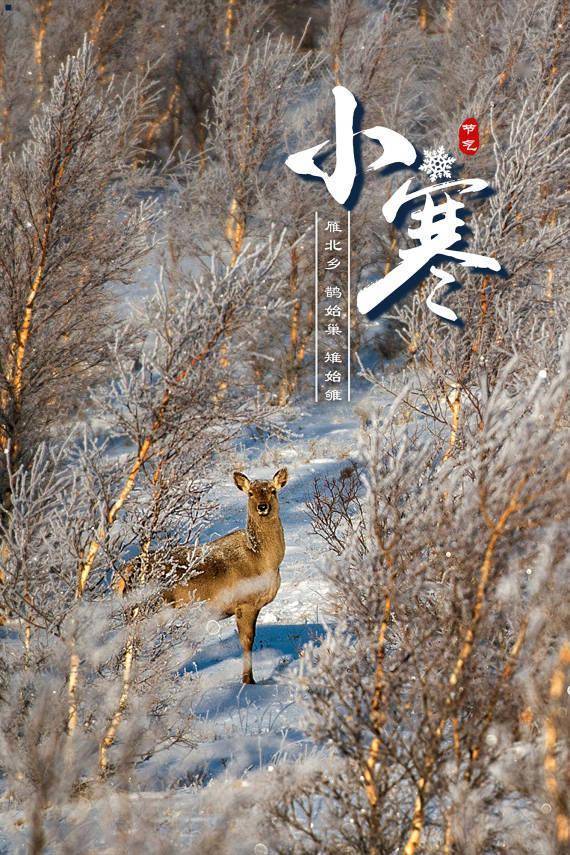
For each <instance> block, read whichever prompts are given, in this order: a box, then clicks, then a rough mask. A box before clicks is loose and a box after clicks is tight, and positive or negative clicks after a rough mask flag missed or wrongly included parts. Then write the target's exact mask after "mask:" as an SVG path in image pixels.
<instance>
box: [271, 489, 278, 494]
mask: <svg viewBox="0 0 570 855" xmlns="http://www.w3.org/2000/svg"><path fill="white" fill-rule="evenodd" d="M271 495H272V496H276V495H277V490H276V489H275V487H272V488H271Z"/></svg>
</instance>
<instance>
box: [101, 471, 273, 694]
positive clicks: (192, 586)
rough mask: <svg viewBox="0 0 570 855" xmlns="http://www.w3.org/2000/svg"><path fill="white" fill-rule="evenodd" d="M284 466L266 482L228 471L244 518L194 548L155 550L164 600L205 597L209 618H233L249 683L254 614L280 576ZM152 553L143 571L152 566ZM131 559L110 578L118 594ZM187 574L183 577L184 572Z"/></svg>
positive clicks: (177, 604) (270, 597)
mask: <svg viewBox="0 0 570 855" xmlns="http://www.w3.org/2000/svg"><path fill="white" fill-rule="evenodd" d="M287 478H288V474H287V470H286V469H279V471H278V472H276V473H275V475H274V476H273V479H272V480H271V481H250V480H249V478H248V477H247V476H246V475H243V474H242V473H241V472H234V481H235V484H236V487H237V488H238V489H239V490H242V491H243V492H244V493H247V496H248V503H247V522H246V526H245V528H243V529H240V530H239V531H234V532H231V533H230V534H226V535H224V537H220V538H218V539H217V540H214V541H212V543H208V544H206V545H205V546H203V547H200V548H199V549H198V551H196V549H195V548H194V547H192V546H179V547H176V548H175V549H173V550H172V552H171V553H170V554H169V555H168V556H166V557H165V556H164V555H162V556H160V557H158V554H157V563H158V566H157V567H156V568H154V569H155V570H156V569H158V570H159V572H160V575H165V576H166V577H167V578H170V577H172V578H173V579H174V581H173V584H172V586H171V587H167V588H166V589H165V592H164V599H165V600H166V602H168V603H171V604H172V605H173V606H174V607H176V608H178V607H180V606H183V605H185V604H187V603H190V602H196V601H205V602H207V603H208V611H209V612H210V613H211V614H212V616H213V617H217V618H220V619H221V618H227V617H231V616H232V615H235V616H236V623H237V629H238V633H239V640H240V642H241V646H242V649H243V678H242V679H243V682H244V683H255V680H254V679H253V670H252V662H251V650H252V647H253V641H254V638H255V627H256V623H257V616H258V615H259V612H260V611H261V609H262V608H263V607H264V606H266V605H267V604H268V603H270V602H271V601H272V600H274V599H275V597H276V595H277V591H278V590H279V586H280V585H281V576H280V575H279V565H280V564H281V562H282V560H283V556H284V555H285V538H284V535H283V526H282V525H281V520H280V518H279V499H278V498H277V493H278V492H279V490H281V488H282V487H284V486H285V484H286V483H287ZM153 563H154V562H153V555H152V554H151V556H150V565H149V570H151V571H152V570H153ZM136 569H137V561H136V560H135V561H133V562H131V563H130V564H129V565H127V566H126V567H125V568H124V569H123V572H122V573H121V577H120V579H119V580H118V581H117V582H115V585H114V587H115V590H117V591H118V592H119V593H121V594H122V593H124V591H125V587H126V584H127V582H128V581H129V577H131V575H132V574H133V572H134V571H135V570H136ZM185 575H186V576H187V577H188V578H184V576H185Z"/></svg>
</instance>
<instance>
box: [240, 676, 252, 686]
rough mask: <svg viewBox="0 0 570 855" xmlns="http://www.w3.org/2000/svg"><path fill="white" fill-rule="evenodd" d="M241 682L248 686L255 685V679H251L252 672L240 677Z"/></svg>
mask: <svg viewBox="0 0 570 855" xmlns="http://www.w3.org/2000/svg"><path fill="white" fill-rule="evenodd" d="M241 681H242V683H245V684H247V685H249V686H255V680H254V679H253V674H244V675H243V677H242V678H241Z"/></svg>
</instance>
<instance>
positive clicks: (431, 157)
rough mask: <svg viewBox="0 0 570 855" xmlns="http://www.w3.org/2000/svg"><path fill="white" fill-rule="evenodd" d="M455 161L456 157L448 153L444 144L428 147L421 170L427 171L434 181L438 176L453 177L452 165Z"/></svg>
mask: <svg viewBox="0 0 570 855" xmlns="http://www.w3.org/2000/svg"><path fill="white" fill-rule="evenodd" d="M454 163H455V158H454V157H452V156H451V155H450V154H447V152H446V151H445V149H444V147H443V146H442V145H440V147H439V148H427V149H426V150H425V151H424V162H423V163H422V165H421V166H420V172H427V174H428V175H429V177H430V181H431V182H432V183H433V182H434V181H437V179H438V178H451V167H452V166H453V164H454Z"/></svg>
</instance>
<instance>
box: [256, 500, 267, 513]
mask: <svg viewBox="0 0 570 855" xmlns="http://www.w3.org/2000/svg"><path fill="white" fill-rule="evenodd" d="M257 510H258V511H260V512H261V513H263V512H264V511H268V510H269V505H266V504H265V502H261V503H260V504H259V505H258V506H257Z"/></svg>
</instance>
